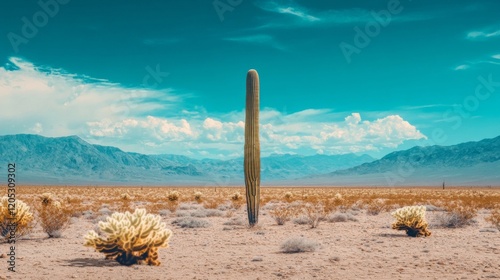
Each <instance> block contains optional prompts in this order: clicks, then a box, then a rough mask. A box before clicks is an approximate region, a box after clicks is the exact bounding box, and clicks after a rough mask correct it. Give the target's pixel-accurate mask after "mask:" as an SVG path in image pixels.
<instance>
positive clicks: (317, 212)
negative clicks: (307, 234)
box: [302, 203, 328, 228]
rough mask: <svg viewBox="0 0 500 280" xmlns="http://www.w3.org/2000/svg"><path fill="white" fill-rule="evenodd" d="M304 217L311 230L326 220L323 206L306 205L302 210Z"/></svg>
mask: <svg viewBox="0 0 500 280" xmlns="http://www.w3.org/2000/svg"><path fill="white" fill-rule="evenodd" d="M302 212H303V213H304V217H306V218H307V223H308V224H309V226H310V227H311V228H316V227H318V225H319V223H320V222H321V221H323V220H325V219H326V215H327V214H328V213H326V212H325V209H324V207H323V205H321V204H312V203H306V204H305V205H304V207H303V208H302Z"/></svg>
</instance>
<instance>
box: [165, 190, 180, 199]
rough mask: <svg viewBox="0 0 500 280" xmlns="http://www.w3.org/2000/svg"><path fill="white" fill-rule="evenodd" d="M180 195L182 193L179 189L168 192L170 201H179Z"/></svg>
mask: <svg viewBox="0 0 500 280" xmlns="http://www.w3.org/2000/svg"><path fill="white" fill-rule="evenodd" d="M180 196H181V194H180V193H179V192H178V191H171V192H170V193H169V194H168V200H170V201H178V200H179V197H180Z"/></svg>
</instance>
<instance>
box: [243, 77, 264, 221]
mask: <svg viewBox="0 0 500 280" xmlns="http://www.w3.org/2000/svg"><path fill="white" fill-rule="evenodd" d="M259 103H260V102H259V74H257V71H255V70H253V69H251V70H249V71H248V73H247V96H246V116H245V156H244V163H243V164H244V170H245V186H246V198H247V212H248V222H249V223H250V226H254V225H255V224H257V222H258V220H259V203H260V140H259Z"/></svg>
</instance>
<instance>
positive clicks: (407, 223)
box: [391, 206, 431, 237]
mask: <svg viewBox="0 0 500 280" xmlns="http://www.w3.org/2000/svg"><path fill="white" fill-rule="evenodd" d="M391 215H392V216H393V217H394V218H395V219H396V221H395V222H394V223H393V224H392V228H393V229H396V230H404V231H405V232H406V234H407V235H408V236H411V237H419V236H430V235H431V232H430V231H429V230H428V229H427V227H428V226H429V224H428V223H427V221H426V220H425V206H406V207H403V208H399V209H397V210H396V211H394V212H392V213H391Z"/></svg>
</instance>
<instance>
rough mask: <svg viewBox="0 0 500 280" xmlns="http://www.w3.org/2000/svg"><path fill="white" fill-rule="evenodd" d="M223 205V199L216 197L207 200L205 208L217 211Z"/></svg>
mask: <svg viewBox="0 0 500 280" xmlns="http://www.w3.org/2000/svg"><path fill="white" fill-rule="evenodd" d="M223 203H224V201H223V200H222V199H221V198H219V197H216V198H212V199H206V200H205V201H204V202H203V207H204V208H206V209H217V208H219V206H220V205H221V204H223Z"/></svg>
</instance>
